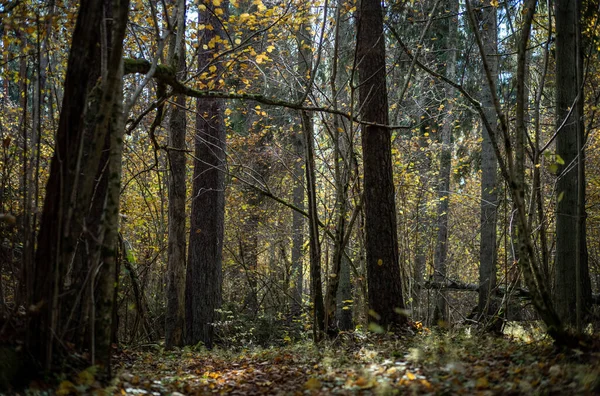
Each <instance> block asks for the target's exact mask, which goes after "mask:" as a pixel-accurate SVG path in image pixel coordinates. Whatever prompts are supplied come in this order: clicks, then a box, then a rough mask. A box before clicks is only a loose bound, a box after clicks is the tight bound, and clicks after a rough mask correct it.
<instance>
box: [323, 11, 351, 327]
mask: <svg viewBox="0 0 600 396" xmlns="http://www.w3.org/2000/svg"><path fill="white" fill-rule="evenodd" d="M342 6H343V3H342V1H339V2H338V3H337V6H336V17H335V20H336V30H335V42H334V48H333V62H332V70H331V78H330V87H331V96H332V97H333V98H336V99H335V100H334V102H333V108H334V109H335V110H337V109H338V106H337V103H338V100H340V101H344V100H345V101H347V100H348V95H347V93H346V92H345V91H344V90H342V91H338V87H339V86H340V85H342V86H343V84H344V82H345V81H347V80H348V78H349V76H347V75H346V73H344V69H345V62H346V61H347V54H348V53H349V52H350V48H349V47H350V45H349V44H350V40H349V37H348V36H349V34H348V33H350V32H349V31H350V29H349V26H348V23H347V22H345V21H344V20H343V17H342V14H341V12H342ZM338 60H341V61H342V62H344V63H341V67H340V66H338ZM332 124H333V127H332V132H331V135H332V136H331V137H332V139H333V151H334V158H333V161H334V165H333V167H334V178H335V186H336V193H335V194H336V197H335V203H336V212H337V213H336V220H335V238H334V246H333V260H332V265H331V273H330V274H329V277H328V279H327V292H326V295H325V311H326V316H325V328H326V330H327V332H328V333H331V334H335V333H336V330H337V328H338V323H337V322H336V315H337V314H338V312H339V313H350V316H349V317H348V315H346V317H345V321H346V323H344V326H345V327H346V328H348V327H349V326H350V327H351V326H352V324H351V320H352V316H351V311H350V306H348V305H347V304H344V302H343V301H344V300H346V301H347V300H349V299H350V297H349V296H348V294H349V293H351V289H350V287H351V285H350V268H349V265H350V262H349V260H348V258H347V257H346V256H345V252H346V246H345V244H346V241H345V236H346V232H347V215H348V213H347V212H348V207H349V202H348V190H349V188H350V161H349V158H350V152H351V151H352V147H351V144H352V142H351V141H350V139H349V137H348V134H349V133H350V126H349V125H347V124H346V123H345V122H344V120H343V119H342V118H341V117H339V116H337V115H336V116H333V123H332ZM342 272H344V279H343V281H344V282H345V284H344V292H343V293H339V292H338V287H339V286H340V282H342V276H341V275H342ZM344 296H346V297H347V298H344ZM338 297H339V298H338ZM340 298H342V299H341V300H340ZM342 308H344V309H343V310H341V309H342ZM342 311H345V312H342ZM337 319H338V321H339V320H340V319H341V318H340V317H339V316H338V318H337ZM348 320H350V324H348Z"/></svg>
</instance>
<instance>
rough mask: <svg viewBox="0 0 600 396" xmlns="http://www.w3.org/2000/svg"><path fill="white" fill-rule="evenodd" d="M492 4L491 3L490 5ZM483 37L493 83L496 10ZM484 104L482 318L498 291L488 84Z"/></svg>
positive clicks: (487, 17)
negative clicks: (487, 122)
mask: <svg viewBox="0 0 600 396" xmlns="http://www.w3.org/2000/svg"><path fill="white" fill-rule="evenodd" d="M488 3H489V1H488ZM486 5H489V4H486ZM481 24H482V25H481V32H482V34H481V36H482V40H483V45H484V49H485V54H484V56H485V57H486V58H487V62H488V65H489V68H490V73H491V75H492V78H493V79H494V80H496V79H497V75H498V57H497V56H496V54H497V52H498V33H497V12H496V8H494V7H491V6H490V7H487V8H484V9H483V10H482V14H481ZM481 102H482V106H483V108H484V112H485V115H486V117H487V119H488V120H489V122H490V126H491V128H494V130H492V131H488V130H487V129H486V128H485V127H483V126H482V128H481V135H482V138H483V140H482V142H481V217H480V219H481V242H480V246H479V303H478V310H479V312H480V313H482V314H486V315H491V314H493V312H494V311H495V308H496V307H494V305H493V303H492V302H493V300H492V295H491V294H492V293H491V292H492V290H493V289H494V288H495V287H496V259H497V250H496V218H497V213H498V212H497V208H498V197H497V194H498V190H497V189H498V186H497V182H496V180H497V173H498V165H497V163H498V161H497V159H496V155H495V154H494V148H493V147H492V142H491V140H490V135H491V134H494V133H495V128H496V121H495V120H496V113H495V111H494V101H493V97H492V92H491V91H490V87H489V86H488V85H487V84H486V85H485V86H484V88H483V92H482V94H481Z"/></svg>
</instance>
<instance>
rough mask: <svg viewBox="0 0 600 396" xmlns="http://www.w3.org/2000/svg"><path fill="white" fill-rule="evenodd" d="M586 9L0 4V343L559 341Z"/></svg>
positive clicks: (575, 268) (581, 291)
mask: <svg viewBox="0 0 600 396" xmlns="http://www.w3.org/2000/svg"><path fill="white" fill-rule="evenodd" d="M92 3H93V4H92ZM598 7H599V6H598V4H597V2H595V1H591V0H590V1H588V0H586V1H582V2H579V1H576V2H575V1H563V0H554V1H547V2H544V1H542V2H538V1H534V0H527V1H505V2H498V1H496V0H485V1H470V0H467V1H466V2H465V1H458V0H423V1H420V0H415V1H404V2H383V3H380V2H378V1H374V0H363V1H361V2H353V1H342V0H340V1H316V2H304V1H296V0H285V1H266V0H265V1H261V0H253V1H249V0H237V1H234V0H229V1H226V0H212V1H185V0H168V1H167V0H164V1H155V0H147V1H142V0H139V1H138V0H134V1H131V2H129V1H126V0H114V1H112V0H104V1H97V2H84V3H82V4H79V3H77V2H70V1H60V0H49V1H28V0H23V1H19V0H12V1H2V2H0V18H1V23H0V32H1V36H2V41H1V43H0V49H1V54H2V57H1V59H0V140H1V141H2V148H1V149H0V151H1V153H0V243H1V247H0V249H1V250H0V276H1V279H0V315H1V318H2V321H1V324H2V326H1V328H0V331H1V333H0V342H2V343H3V344H6V345H10V346H11V348H13V347H15V346H16V349H17V350H18V351H19V352H18V353H23V354H25V356H26V358H23V360H28V359H29V360H31V361H33V362H35V363H36V364H37V365H39V368H42V369H50V368H53V367H54V368H55V367H56V366H57V365H59V362H61V361H63V357H64V356H65V355H73V354H78V355H77V356H79V358H81V359H82V360H83V361H86V362H89V363H91V364H100V365H103V366H104V367H106V368H107V369H109V367H110V356H111V353H112V352H113V347H114V345H117V344H121V345H125V344H128V345H136V344H145V343H156V342H159V341H160V340H163V339H164V340H165V342H166V346H167V347H173V346H183V345H196V344H198V343H202V344H203V345H205V346H207V347H209V348H210V347H212V346H213V345H224V346H232V347H233V346H241V345H248V344H258V345H285V344H287V343H291V342H293V341H295V340H301V339H307V338H314V339H315V340H317V341H318V340H320V339H322V338H324V337H326V336H327V335H330V336H331V335H336V334H339V332H340V331H352V330H354V329H358V330H360V331H366V330H369V331H373V332H377V333H384V332H386V331H388V330H392V329H398V328H401V329H405V328H411V327H413V326H416V327H420V326H422V325H423V324H424V325H425V326H436V325H441V326H442V327H445V326H449V325H453V324H457V323H468V324H475V323H479V324H480V325H482V327H484V328H486V329H488V330H492V331H496V332H498V331H501V330H502V326H503V325H504V323H505V322H506V321H511V320H540V319H541V320H542V321H543V322H544V323H545V324H546V326H547V327H546V328H547V330H548V333H549V334H550V335H551V336H552V337H554V338H555V339H556V340H557V342H560V343H567V344H569V343H570V342H572V337H573V334H574V333H582V332H583V331H584V330H586V328H587V327H586V326H587V325H588V324H590V323H592V324H593V323H595V322H596V321H597V319H598V318H597V308H596V306H595V305H594V303H595V302H597V299H598V298H597V294H596V293H598V285H599V282H600V244H599V242H598V241H600V235H599V231H600V210H599V203H600V198H599V196H598V194H600V179H599V177H600V175H599V174H598V169H600V158H599V156H598V149H597V146H598V144H599V141H598V123H597V111H598V101H599V100H600V88H599V86H598V84H599V83H600V80H599V78H598V77H599V76H600V73H599V72H598V67H600V63H599V62H598V59H599V57H598V52H599V51H600V42H599V41H598V39H599V36H598V23H599V20H598ZM476 295H477V296H478V298H477V299H476V298H475V296H476ZM413 328H414V327H413ZM591 328H592V329H593V327H591ZM587 330H588V331H589V328H587ZM19 359H21V358H19Z"/></svg>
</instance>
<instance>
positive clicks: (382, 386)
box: [105, 331, 600, 396]
mask: <svg viewBox="0 0 600 396" xmlns="http://www.w3.org/2000/svg"><path fill="white" fill-rule="evenodd" d="M599 350H600V341H596V343H595V345H581V348H579V349H574V350H573V349H571V350H566V349H565V350H563V349H558V348H556V347H554V346H553V345H552V343H551V342H550V340H548V339H542V340H535V341H530V342H526V341H523V340H522V339H515V338H508V337H492V336H480V335H479V336H476V335H473V336H471V335H470V334H468V332H465V331H448V332H429V331H423V332H422V333H420V334H418V335H415V336H398V335H375V334H364V333H363V334H359V333H343V334H341V335H340V337H338V339H336V340H334V341H328V342H324V343H321V344H319V345H314V344H312V343H310V342H304V343H297V344H291V345H287V346H283V347H272V348H247V349H243V348H240V349H237V350H224V349H219V348H215V349H214V350H212V351H207V350H206V349H204V348H189V347H186V348H182V349H176V350H174V351H164V350H162V349H160V350H158V351H156V350H152V351H144V350H133V349H125V350H122V351H121V352H120V353H119V354H118V356H116V361H117V364H116V367H117V369H116V372H117V375H116V378H115V380H114V381H113V383H112V385H111V386H110V387H109V388H106V389H105V390H107V391H108V392H109V393H112V394H122V395H169V394H170V395H174V396H179V395H181V394H185V395H187V394H192V395H195V394H197V395H203V394H231V395H263V394H269V395H327V394H337V395H355V394H364V395H367V394H377V395H394V394H416V395H421V394H424V395H426V394H432V395H434V394H465V395H505V394H514V395H518V394H528V395H529V394H561V395H563V394H590V395H592V394H598V393H600V353H599Z"/></svg>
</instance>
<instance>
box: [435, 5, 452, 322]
mask: <svg viewBox="0 0 600 396" xmlns="http://www.w3.org/2000/svg"><path fill="white" fill-rule="evenodd" d="M445 5H446V7H445V9H446V10H447V12H449V13H450V14H451V15H458V1H456V0H449V1H447V2H446V4H445ZM457 29H458V16H452V17H451V18H446V19H444V20H443V24H442V27H441V29H440V31H439V33H438V34H439V36H440V37H439V39H440V40H439V41H437V42H440V43H443V44H442V45H443V46H444V47H445V48H444V49H445V52H446V53H445V56H444V57H443V58H442V59H443V60H445V64H444V65H443V66H444V68H445V71H446V77H447V78H448V79H450V80H454V78H455V74H456V52H457V50H456V46H457V44H458V43H457V42H456V32H457ZM444 94H445V105H444V110H443V111H444V112H447V113H446V115H445V116H444V121H443V124H442V130H441V140H440V142H439V143H441V150H440V174H439V181H438V212H437V214H438V220H437V244H436V248H435V257H434V264H433V265H434V269H435V274H434V279H436V280H437V281H440V282H443V281H445V279H446V272H447V270H446V268H447V265H448V263H447V262H446V261H447V258H448V210H449V208H450V172H451V166H452V131H453V130H454V116H453V108H454V88H453V87H451V86H445V87H444ZM446 319H447V314H446V296H445V295H444V293H443V292H442V291H440V292H439V293H438V295H437V298H436V304H435V308H434V311H433V322H434V323H437V322H438V321H440V320H446Z"/></svg>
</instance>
